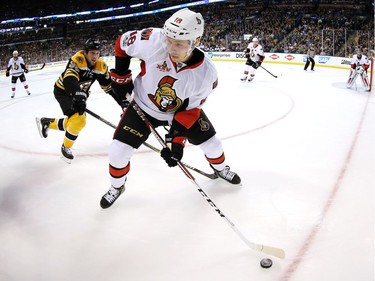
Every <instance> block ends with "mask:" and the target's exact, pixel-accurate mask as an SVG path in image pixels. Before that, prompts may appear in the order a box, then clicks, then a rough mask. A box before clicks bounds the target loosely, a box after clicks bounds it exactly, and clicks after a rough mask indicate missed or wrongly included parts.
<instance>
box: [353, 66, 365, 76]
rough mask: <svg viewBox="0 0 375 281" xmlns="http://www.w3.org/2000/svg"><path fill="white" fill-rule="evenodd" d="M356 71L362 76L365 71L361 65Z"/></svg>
mask: <svg viewBox="0 0 375 281" xmlns="http://www.w3.org/2000/svg"><path fill="white" fill-rule="evenodd" d="M355 70H356V72H357V73H358V74H362V73H363V71H364V70H365V69H364V68H363V67H362V66H360V65H359V66H357V68H356V69H355Z"/></svg>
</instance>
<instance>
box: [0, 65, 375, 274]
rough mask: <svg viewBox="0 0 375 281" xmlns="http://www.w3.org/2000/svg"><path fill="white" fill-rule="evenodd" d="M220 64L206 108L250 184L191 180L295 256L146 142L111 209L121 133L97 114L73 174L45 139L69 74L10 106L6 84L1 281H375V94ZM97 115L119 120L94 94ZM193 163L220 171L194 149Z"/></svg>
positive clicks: (330, 74)
mask: <svg viewBox="0 0 375 281" xmlns="http://www.w3.org/2000/svg"><path fill="white" fill-rule="evenodd" d="M215 64H216V65H217V68H218V72H219V86H218V89H217V91H216V92H215V93H214V94H212V95H211V96H210V97H209V99H208V100H207V102H206V105H205V107H204V109H205V112H206V113H207V115H208V116H209V118H210V120H211V121H212V123H213V124H214V126H215V128H216V130H217V133H218V136H220V138H221V139H222V140H223V145H224V149H225V154H226V158H227V162H228V164H229V165H230V166H231V168H232V170H234V171H236V172H237V173H238V174H239V175H240V176H241V178H242V186H232V185H230V184H227V183H224V182H223V181H221V180H211V179H208V178H206V177H204V176H202V175H200V174H197V173H195V172H193V171H192V174H193V175H194V177H195V179H196V183H197V184H198V185H199V187H201V188H202V189H203V190H204V191H205V192H206V193H207V194H208V196H209V197H210V198H211V199H212V201H213V202H214V203H215V204H216V205H217V207H218V208H219V209H220V210H221V211H222V212H223V213H224V214H225V215H226V216H227V218H228V219H229V220H231V221H232V222H233V223H234V224H235V227H237V228H238V229H239V230H240V232H241V233H242V234H243V235H244V236H245V237H246V238H247V239H248V240H250V241H251V242H254V243H259V244H265V245H270V246H275V247H280V248H283V249H284V250H285V252H286V258H285V259H279V258H275V257H271V256H268V255H265V254H263V253H259V252H257V251H254V250H252V249H250V248H249V247H248V246H247V245H246V244H245V243H244V242H243V241H242V240H241V238H240V237H239V235H237V234H236V233H235V232H234V231H233V229H232V228H231V227H230V225H229V224H227V221H226V220H225V219H223V218H222V217H220V216H219V214H218V213H217V212H216V211H215V210H214V208H213V207H212V206H211V205H210V204H209V203H208V202H207V201H206V200H205V198H203V197H202V195H201V194H200V192H199V191H198V187H197V186H196V185H195V184H194V183H193V182H191V181H190V180H189V179H188V178H187V177H186V176H185V175H184V174H183V173H182V171H181V170H180V169H179V168H177V167H176V168H169V167H168V166H167V165H166V164H165V163H164V161H163V160H162V159H161V158H160V156H159V155H158V154H157V153H155V152H153V151H152V150H150V149H148V148H146V147H144V146H142V147H141V148H140V149H139V150H138V151H136V153H135V154H134V157H133V158H132V162H131V165H132V166H131V171H130V173H129V177H128V181H127V183H126V191H125V193H124V194H123V195H122V196H121V197H120V198H119V199H118V200H117V202H116V203H115V204H114V205H113V206H112V207H111V208H109V209H106V210H102V209H101V208H100V206H99V201H100V199H101V196H102V195H103V194H104V193H105V192H106V191H107V190H108V187H109V176H108V159H107V151H108V147H109V144H110V143H111V140H112V139H111V138H112V134H113V131H114V130H113V128H111V127H110V126H108V125H106V124H104V123H103V122H101V121H99V120H97V119H94V118H93V117H91V116H89V115H88V116H87V125H86V127H85V128H84V129H83V131H82V132H81V134H80V136H79V138H78V139H77V141H76V143H75V145H74V149H73V152H74V155H75V160H74V161H73V163H72V164H70V165H69V164H67V163H65V162H64V161H63V160H62V159H60V146H61V143H62V139H63V135H64V134H63V133H62V132H58V131H50V133H49V136H48V138H47V139H42V138H40V136H39V134H38V131H37V128H36V124H35V117H36V116H39V117H42V116H45V117H62V116H63V115H62V113H61V110H60V107H59V105H58V103H57V102H56V101H55V99H54V97H53V94H52V90H53V84H54V82H55V80H56V79H57V78H58V76H59V74H60V73H61V72H62V70H63V68H64V66H59V67H46V68H45V69H43V70H40V71H35V72H30V73H29V74H27V76H26V77H27V81H28V84H29V87H30V91H31V93H32V94H31V96H27V95H26V93H25V91H24V89H23V87H22V86H21V84H20V83H19V82H18V84H17V93H16V97H15V98H14V99H11V98H10V95H11V89H10V79H9V78H7V77H5V76H1V77H0V91H1V95H0V117H1V118H0V130H1V138H0V153H1V162H0V171H1V178H0V179H1V181H0V280H4V281H25V280H33V281H34V280H35V281H51V280H53V281H75V280H77V281H78V280H79V281H84V280H87V281H88V280H89V281H102V280H106V281H118V280H121V281H123V280H129V281H151V280H152V281H176V280H178V281H191V280H195V281H211V280H215V281H229V280H234V281H245V280H246V281H248V280H257V281H271V280H272V281H301V280H303V281H316V280H320V281H331V280H340V281H353V280H360V281H371V280H374V187H375V184H374V183H375V179H374V171H375V169H374V158H375V157H374V144H375V139H374V134H375V133H374V132H375V130H374V120H375V116H374V112H375V111H374V106H375V104H374V94H373V93H369V92H366V91H365V89H364V87H363V86H362V84H361V83H360V81H359V80H358V81H357V82H356V85H354V86H353V87H352V89H347V88H346V86H345V81H346V79H347V77H348V74H349V71H348V70H342V69H332V68H324V67H319V66H317V67H316V70H315V72H312V71H310V70H309V71H303V66H302V65H275V64H267V63H264V64H263V66H264V67H266V68H267V69H268V70H269V71H271V72H273V73H274V74H275V75H278V78H274V77H272V76H271V75H270V74H268V73H267V72H266V71H264V70H263V69H258V71H257V73H256V78H255V80H254V81H252V82H251V83H247V82H246V83H243V82H241V81H240V77H241V76H242V73H243V67H244V63H235V62H232V63H228V62H215ZM134 72H135V73H136V72H137V69H136V68H135V69H134ZM88 108H89V109H91V110H92V111H94V112H95V113H97V114H99V115H100V116H102V117H103V118H105V119H107V120H108V121H110V122H112V123H114V124H116V123H117V122H118V120H119V117H120V114H121V111H120V108H119V107H118V106H117V104H116V103H115V102H114V101H113V100H112V99H111V97H110V96H107V95H105V94H104V93H103V92H102V91H101V90H100V89H99V87H98V85H97V84H95V86H94V87H93V88H92V94H91V96H90V98H89V100H88ZM159 132H160V133H161V134H163V135H164V134H165V130H164V129H163V128H161V129H160V130H159ZM147 142H148V143H149V144H152V145H154V146H156V147H158V148H160V145H159V144H158V142H157V141H156V140H155V138H154V137H153V135H151V136H150V138H149V139H148V141H147ZM183 161H184V162H185V163H188V164H189V165H192V166H194V167H196V168H198V169H201V170H203V171H205V172H211V171H210V168H209V166H208V164H207V162H206V160H205V158H204V156H203V153H202V152H201V151H200V150H199V149H198V148H197V147H194V146H190V145H189V146H187V148H186V149H185V154H184V158H183ZM265 257H270V258H272V260H273V262H274V264H273V266H272V267H271V268H269V269H262V268H261V267H260V266H259V262H260V260H261V259H262V258H265Z"/></svg>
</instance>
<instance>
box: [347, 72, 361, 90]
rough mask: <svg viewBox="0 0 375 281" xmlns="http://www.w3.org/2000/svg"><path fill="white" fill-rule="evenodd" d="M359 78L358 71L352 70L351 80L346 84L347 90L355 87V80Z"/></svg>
mask: <svg viewBox="0 0 375 281" xmlns="http://www.w3.org/2000/svg"><path fill="white" fill-rule="evenodd" d="M357 76H358V72H357V71H356V69H350V75H349V79H348V81H347V82H346V87H347V88H350V87H351V86H353V84H354V81H355V79H357Z"/></svg>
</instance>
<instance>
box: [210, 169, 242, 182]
mask: <svg viewBox="0 0 375 281" xmlns="http://www.w3.org/2000/svg"><path fill="white" fill-rule="evenodd" d="M210 166H211V168H212V169H213V170H214V172H215V174H216V175H217V176H218V177H219V178H222V179H224V180H226V181H227V182H229V183H231V184H240V183H241V178H240V177H239V176H238V175H237V174H236V173H235V172H232V171H231V170H230V167H229V166H228V165H227V166H225V168H224V169H223V170H222V171H218V170H216V169H215V168H214V167H213V166H212V165H210Z"/></svg>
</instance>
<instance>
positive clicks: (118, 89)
mask: <svg viewBox="0 0 375 281" xmlns="http://www.w3.org/2000/svg"><path fill="white" fill-rule="evenodd" d="M109 74H110V76H111V80H112V81H111V86H112V90H113V91H114V93H115V95H116V96H117V98H115V97H114V99H115V100H116V101H117V103H118V104H119V105H120V106H121V107H122V108H125V107H127V106H128V105H129V102H128V101H127V99H126V95H127V94H129V95H131V94H132V92H133V89H134V84H133V79H132V72H131V70H130V69H128V70H127V71H124V72H121V71H118V70H116V69H111V71H110V72H109Z"/></svg>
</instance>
